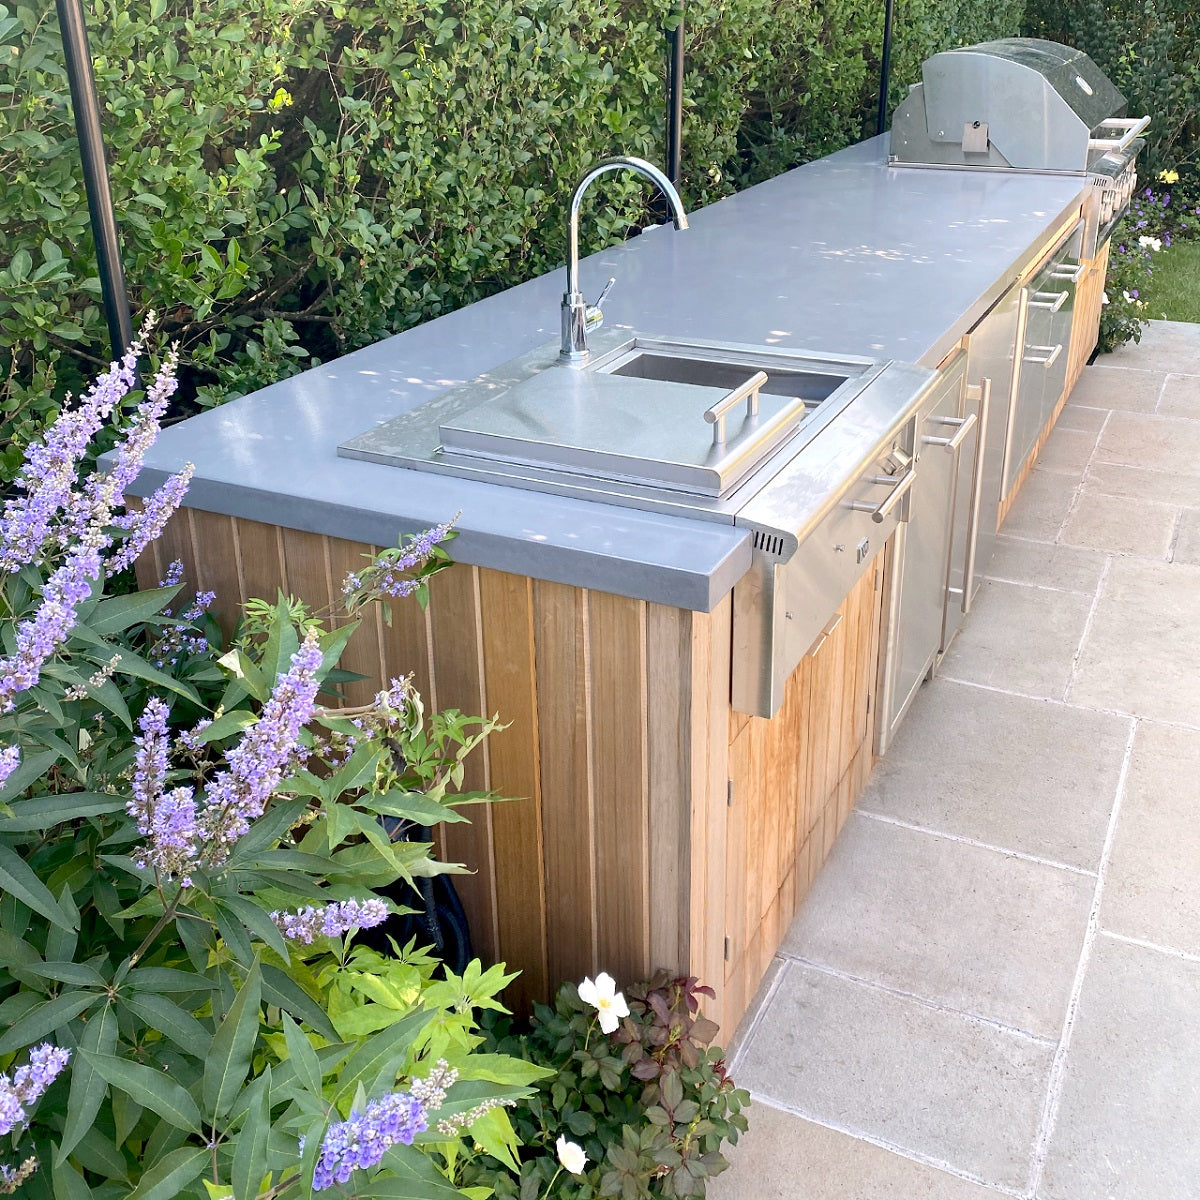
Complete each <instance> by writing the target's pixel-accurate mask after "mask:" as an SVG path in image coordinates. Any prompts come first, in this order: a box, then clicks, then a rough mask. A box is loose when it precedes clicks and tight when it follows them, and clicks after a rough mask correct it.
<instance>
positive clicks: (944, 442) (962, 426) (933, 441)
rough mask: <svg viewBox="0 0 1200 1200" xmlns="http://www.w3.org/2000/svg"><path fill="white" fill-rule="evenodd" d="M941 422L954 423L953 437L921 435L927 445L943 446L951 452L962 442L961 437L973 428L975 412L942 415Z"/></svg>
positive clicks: (945, 423) (944, 423)
mask: <svg viewBox="0 0 1200 1200" xmlns="http://www.w3.org/2000/svg"><path fill="white" fill-rule="evenodd" d="M941 424H943V425H956V426H957V427H958V432H957V433H956V434H955V435H954V436H953V437H948V438H939V437H923V438H922V439H921V441H923V442H924V443H925V444H926V445H927V446H945V447H946V449H947V450H949V451H951V452H953V451H955V450H957V449H958V448H959V446H961V445H962V444H963V439H964V438H965V437H966V436H967V434H968V433H970V432H971V430H972V429H974V428H975V414H974V413H971V414H970V415H969V416H966V417H942V418H941Z"/></svg>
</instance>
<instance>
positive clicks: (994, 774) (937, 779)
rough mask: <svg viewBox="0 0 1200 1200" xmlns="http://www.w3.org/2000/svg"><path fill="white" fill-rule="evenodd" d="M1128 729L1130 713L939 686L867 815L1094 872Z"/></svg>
mask: <svg viewBox="0 0 1200 1200" xmlns="http://www.w3.org/2000/svg"><path fill="white" fill-rule="evenodd" d="M1130 728H1131V725H1130V722H1129V720H1128V719H1127V718H1125V717H1112V716H1108V715H1107V714H1104V713H1096V712H1091V711H1089V710H1087V709H1081V708H1072V707H1070V706H1068V705H1064V704H1059V703H1055V702H1052V701H1048V700H1034V699H1029V698H1027V697H1025V696H1009V695H1005V694H1004V693H1003V692H993V691H989V690H988V689H986V688H978V687H973V686H971V685H969V684H961V683H953V682H951V681H950V680H947V679H935V680H933V681H932V682H931V683H927V684H926V685H925V686H924V687H923V688H922V689H921V691H920V692H919V693H918V695H917V698H916V699H915V700H914V701H913V705H912V708H911V709H910V710H909V713H908V716H907V717H906V718H905V720H904V723H903V725H901V727H900V731H899V733H897V735H896V738H895V740H894V741H893V742H892V744H891V746H890V747H889V748H888V752H887V755H886V756H885V757H884V758H883V759H882V760H881V761H880V763H879V765H878V766H876V768H875V770H874V772H873V773H872V775H871V778H870V780H869V781H868V783H867V788H866V791H865V792H864V793H863V795H862V797H861V799H860V800H859V802H858V803H859V807H860V808H861V809H863V810H865V811H867V812H876V813H881V814H883V815H885V816H889V817H894V818H896V819H897V820H902V821H909V822H911V823H912V824H914V825H921V826H924V827H925V828H929V829H936V830H938V831H940V832H942V833H949V834H953V835H955V836H957V837H966V838H971V839H973V840H975V841H979V842H984V843H986V844H988V845H992V846H1002V847H1004V848H1005V849H1009V850H1017V851H1020V852H1022V853H1024V854H1032V855H1035V856H1037V857H1039V858H1047V859H1050V860H1051V861H1052V862H1061V863H1066V864H1068V865H1069V866H1074V867H1079V868H1080V869H1081V870H1088V871H1095V870H1096V869H1097V868H1098V867H1099V864H1100V854H1101V851H1102V850H1103V848H1104V837H1105V834H1106V832H1107V829H1108V819H1109V815H1110V813H1111V812H1112V806H1113V802H1114V800H1115V799H1116V795H1117V785H1118V782H1119V780H1120V773H1121V763H1122V761H1123V759H1124V756H1125V747H1126V744H1127V742H1128V740H1129V731H1130Z"/></svg>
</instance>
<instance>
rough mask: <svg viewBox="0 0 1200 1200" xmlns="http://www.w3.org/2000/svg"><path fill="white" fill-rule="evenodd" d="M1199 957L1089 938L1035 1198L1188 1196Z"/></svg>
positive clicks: (1199, 1027)
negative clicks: (1091, 946) (1182, 956)
mask: <svg viewBox="0 0 1200 1200" xmlns="http://www.w3.org/2000/svg"><path fill="white" fill-rule="evenodd" d="M1197 995H1200V963H1195V962H1188V961H1186V960H1183V959H1179V958H1175V957H1173V956H1170V955H1166V954H1162V953H1160V952H1158V951H1155V950H1149V949H1146V948H1144V947H1141V946H1132V945H1129V944H1128V943H1124V942H1119V941H1116V940H1114V939H1112V938H1109V937H1106V936H1104V935H1103V934H1102V935H1101V936H1099V937H1098V938H1097V939H1096V942H1095V948H1094V952H1093V955H1092V959H1091V962H1090V963H1089V964H1088V971H1087V977H1086V979H1085V981H1084V985H1083V993H1082V996H1081V999H1080V1006H1079V1014H1078V1019H1077V1022H1076V1026H1075V1030H1074V1034H1073V1036H1072V1039H1071V1045H1070V1050H1069V1053H1068V1055H1067V1067H1066V1074H1065V1078H1064V1085H1063V1091H1062V1103H1061V1106H1060V1108H1059V1111H1058V1119H1057V1122H1056V1123H1055V1127H1054V1130H1053V1133H1052V1136H1051V1139H1050V1144H1049V1152H1048V1154H1047V1158H1046V1165H1045V1172H1044V1174H1043V1177H1042V1183H1041V1187H1040V1188H1039V1189H1038V1192H1037V1196H1038V1200H1195V1197H1196V1195H1197V1189H1198V1182H1197V1181H1200V1137H1198V1136H1197V1132H1196V1131H1197V1130H1200V1084H1198V1083H1197V1081H1198V1080H1200V1005H1198V1004H1197V1003H1196V997H1197Z"/></svg>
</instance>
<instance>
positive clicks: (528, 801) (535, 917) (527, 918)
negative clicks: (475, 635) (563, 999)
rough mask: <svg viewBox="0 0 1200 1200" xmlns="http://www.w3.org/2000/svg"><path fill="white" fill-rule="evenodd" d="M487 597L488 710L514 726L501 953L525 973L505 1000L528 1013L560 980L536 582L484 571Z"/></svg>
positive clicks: (505, 767)
mask: <svg viewBox="0 0 1200 1200" xmlns="http://www.w3.org/2000/svg"><path fill="white" fill-rule="evenodd" d="M479 597H480V612H481V617H482V621H483V666H484V679H485V687H486V702H487V711H488V713H497V714H499V716H500V718H501V720H502V721H504V722H505V723H506V724H507V726H508V727H507V728H506V729H504V730H502V731H500V732H498V733H494V734H492V735H491V737H490V738H489V739H488V758H489V763H490V766H491V786H492V788H493V790H495V792H496V793H497V794H498V795H499V796H500V797H501V800H500V801H499V802H497V803H496V804H495V805H494V806H493V807H492V809H491V818H492V841H493V847H494V852H495V871H496V925H497V931H498V942H499V946H498V950H499V958H500V959H501V960H502V961H503V962H505V963H507V964H508V966H509V967H512V968H519V969H520V971H521V974H520V975H519V976H518V977H517V978H516V980H515V981H514V982H513V983H512V984H511V985H510V986H509V987H508V989H507V990H506V992H505V1000H506V1002H507V1003H508V1005H509V1007H510V1008H512V1009H513V1010H514V1011H517V1012H522V1013H524V1012H528V1011H529V1007H530V1005H531V1003H532V1002H533V1001H535V1000H536V1001H541V1000H544V999H545V998H546V997H547V995H548V994H549V993H550V992H551V990H552V988H553V987H554V986H557V984H558V982H559V981H558V980H551V979H550V978H549V974H548V971H547V964H546V887H545V878H544V876H543V873H542V827H541V822H542V796H541V781H540V777H539V768H540V763H539V758H538V720H537V693H536V690H535V674H534V640H533V583H532V581H531V580H530V579H528V578H526V577H524V576H520V575H507V574H504V573H502V572H500V571H490V570H482V569H481V570H480V572H479Z"/></svg>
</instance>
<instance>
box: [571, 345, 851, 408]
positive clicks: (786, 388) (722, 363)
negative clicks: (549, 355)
mask: <svg viewBox="0 0 1200 1200" xmlns="http://www.w3.org/2000/svg"><path fill="white" fill-rule="evenodd" d="M697 353H698V352H697V351H696V350H695V349H694V348H689V347H686V346H683V345H681V344H678V343H675V344H672V343H669V342H661V343H649V344H647V343H644V342H642V343H639V344H638V345H637V346H636V347H635V348H634V349H632V350H629V351H627V352H625V353H622V354H620V355H618V356H617V357H616V358H615V359H614V358H610V359H609V360H608V361H606V362H605V363H604V364H603V365H600V366H596V367H593V368H592V369H593V370H597V371H600V372H602V373H605V374H609V375H621V376H624V377H625V378H629V379H655V380H659V381H661V382H664V383H686V384H692V385H693V386H696V387H714V388H723V389H725V390H726V391H729V390H732V389H733V388H736V387H738V386H739V385H740V384H742V383H744V382H745V381H746V378H747V376H748V375H749V374H750V373H751V372H752V371H753V370H754V369H755V367H756V366H757V365H758V364H759V363H760V362H761V361H762V359H761V358H760V357H759V356H758V355H749V356H743V355H737V356H736V357H732V356H731V357H730V358H718V357H714V356H713V355H712V354H709V355H706V356H705V357H697ZM857 373H858V372H857V371H855V372H853V374H857ZM850 377H851V374H850V373H847V371H845V370H840V371H833V370H829V371H824V370H820V369H813V368H799V367H787V366H781V365H780V364H779V363H778V362H776V361H775V360H772V362H771V370H770V372H769V373H768V375H767V380H766V382H765V383H764V384H763V385H762V388H761V391H762V393H763V394H764V395H768V396H793V397H797V398H799V399H802V400H803V401H804V403H805V406H806V407H807V408H816V407H817V405H818V404H821V403H823V402H824V401H826V400H828V399H829V397H830V396H832V395H833V393H834V392H836V391H837V389H838V388H839V387H841V386H842V384H844V383H845V382H846V380H847V379H848V378H850Z"/></svg>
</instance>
